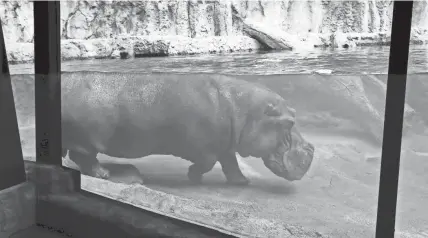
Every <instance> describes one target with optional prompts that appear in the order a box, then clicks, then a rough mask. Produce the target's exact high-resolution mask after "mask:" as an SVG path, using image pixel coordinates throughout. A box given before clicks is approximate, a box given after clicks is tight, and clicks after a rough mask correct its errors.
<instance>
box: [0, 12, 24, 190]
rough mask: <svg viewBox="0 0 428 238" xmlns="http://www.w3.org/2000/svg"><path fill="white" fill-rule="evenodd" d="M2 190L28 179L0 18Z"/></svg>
mask: <svg viewBox="0 0 428 238" xmlns="http://www.w3.org/2000/svg"><path fill="white" fill-rule="evenodd" d="M0 60H1V62H0V132H1V133H0V138H1V139H0V151H1V156H0V190H2V189H5V188H8V187H11V186H14V185H17V184H19V183H22V182H25V181H26V175H25V167H24V159H23V156H22V149H21V139H20V137H19V129H18V120H17V116H16V109H15V101H14V99H13V91H12V82H11V78H10V73H9V63H8V61H7V54H6V46H5V40H4V35H3V27H2V23H1V20H0Z"/></svg>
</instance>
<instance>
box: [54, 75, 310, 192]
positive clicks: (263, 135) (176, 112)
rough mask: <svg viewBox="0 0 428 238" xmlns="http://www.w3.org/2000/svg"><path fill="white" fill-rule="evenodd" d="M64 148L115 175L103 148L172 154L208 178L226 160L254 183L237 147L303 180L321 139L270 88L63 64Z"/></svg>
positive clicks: (237, 175)
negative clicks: (71, 68)
mask: <svg viewBox="0 0 428 238" xmlns="http://www.w3.org/2000/svg"><path fill="white" fill-rule="evenodd" d="M61 82H62V83H61V85H62V86H61V87H62V102H61V104H62V108H61V109H62V147H63V148H62V149H63V157H65V156H66V155H67V153H68V155H69V158H70V160H72V161H73V162H75V163H76V165H77V166H78V167H79V169H80V171H81V173H82V174H86V175H89V176H93V177H97V178H101V179H108V178H109V177H110V172H109V170H108V169H106V168H105V167H103V166H102V165H101V164H100V163H99V161H98V159H97V155H98V153H101V154H105V155H108V156H111V157H118V158H125V159H136V158H143V157H146V156H149V155H154V154H157V155H173V156H175V157H179V158H182V159H185V160H188V161H190V162H191V163H192V165H190V167H189V169H188V172H187V176H188V179H189V180H190V181H192V182H194V183H201V182H202V178H203V175H204V174H205V173H207V172H209V171H210V170H211V169H212V168H213V167H214V165H215V164H216V163H217V162H219V163H220V165H221V168H222V171H223V173H224V175H225V178H226V181H227V182H228V183H230V184H233V185H248V184H249V182H250V181H249V180H248V179H247V178H246V177H245V176H244V175H243V173H242V172H241V170H240V168H239V165H238V161H237V157H236V154H237V153H238V154H239V155H241V156H242V157H249V156H252V157H257V158H261V159H262V160H263V162H264V164H265V166H266V167H267V168H268V169H269V170H271V171H272V172H273V173H274V174H275V175H277V176H279V177H281V178H284V179H285V180H288V181H294V180H300V179H301V178H302V177H303V176H304V175H305V174H306V172H307V171H308V169H309V167H310V165H311V163H312V159H313V155H314V146H313V145H312V144H311V143H309V142H307V141H306V140H305V139H304V138H303V137H302V135H301V134H300V133H299V131H298V130H297V128H296V126H295V110H294V109H293V108H291V107H289V106H288V105H287V103H286V101H285V100H284V98H282V97H281V96H280V95H278V94H277V93H275V92H273V91H272V90H270V89H269V88H267V87H265V86H263V85H261V84H258V83H250V82H247V81H245V80H238V79H235V78H233V77H230V76H224V75H214V74H188V75H184V74H175V75H174V74H165V73H155V74H140V73H106V72H64V73H62V75H61Z"/></svg>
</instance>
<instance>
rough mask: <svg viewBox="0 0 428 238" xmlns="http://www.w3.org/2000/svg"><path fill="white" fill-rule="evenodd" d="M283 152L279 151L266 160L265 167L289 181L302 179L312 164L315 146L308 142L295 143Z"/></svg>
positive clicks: (264, 160)
mask: <svg viewBox="0 0 428 238" xmlns="http://www.w3.org/2000/svg"><path fill="white" fill-rule="evenodd" d="M290 144H291V143H290ZM282 151H283V150H282ZM282 151H281V150H277V152H275V153H273V154H271V155H270V156H269V157H267V158H264V159H263V162H264V164H265V166H266V167H267V168H268V169H269V170H271V171H272V173H274V174H275V175H277V176H278V177H281V178H284V179H286V180H288V181H294V180H300V179H302V178H303V176H304V175H305V174H306V172H307V171H308V170H309V167H310V165H311V164H312V160H313V156H314V146H313V145H312V144H310V143H308V142H300V143H297V144H296V143H293V144H292V145H291V147H289V148H288V150H286V151H284V152H282Z"/></svg>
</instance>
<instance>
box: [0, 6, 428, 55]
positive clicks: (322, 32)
mask: <svg viewBox="0 0 428 238" xmlns="http://www.w3.org/2000/svg"><path fill="white" fill-rule="evenodd" d="M392 3H393V1H389V0H388V1H377V0H376V1H374V0H358V1H321V0H312V1H303V0H297V1H289V0H211V1H208V0H205V1H197V0H160V1H98V0H97V1H61V24H62V26H61V27H62V38H63V39H64V40H65V41H64V45H65V46H64V47H63V51H65V53H66V54H65V55H64V58H65V59H72V58H94V57H99V58H106V57H113V58H114V57H120V55H121V53H123V52H125V53H123V54H122V55H125V57H128V55H129V56H134V55H136V54H137V55H138V54H140V55H153V54H156V55H159V54H160V55H171V54H193V53H216V52H230V51H241V50H257V49H259V48H261V47H262V46H261V45H260V44H258V42H257V41H256V40H254V39H252V38H251V37H248V36H247V34H246V33H248V32H246V31H245V29H243V23H242V19H238V18H237V17H236V16H237V15H239V16H240V17H241V18H243V19H244V20H245V21H250V22H255V23H257V24H258V25H260V26H261V28H262V31H264V30H266V32H280V33H283V35H284V36H285V38H287V37H288V38H296V39H297V41H300V42H303V43H304V44H307V45H309V46H310V47H313V46H335V47H341V46H352V45H370V44H388V43H389V38H388V37H389V36H388V35H389V31H390V29H391V17H392V7H393V4H392ZM0 17H1V19H2V23H3V26H4V32H5V36H6V40H7V46H8V48H9V51H13V52H14V55H13V56H10V57H9V60H11V61H20V60H21V61H31V60H32V59H31V55H32V52H31V51H32V48H33V47H32V45H29V44H28V43H32V41H33V30H34V24H33V5H32V3H30V2H29V1H22V0H21V1H2V2H0ZM412 26H413V28H414V30H413V36H412V39H413V43H418V44H422V43H425V42H426V39H427V38H426V35H428V1H426V0H425V1H416V2H415V3H414V15H413V25H412ZM130 36H133V37H134V38H132V37H130ZM124 37H125V38H124ZM135 37H136V38H135ZM131 38H132V39H131ZM123 39H125V41H126V42H125V43H127V44H122V43H120V42H119V41H121V40H123ZM87 40H90V41H87ZM94 42H95V43H94ZM347 42H355V43H351V44H349V43H347ZM17 43H19V44H18V45H19V46H18V45H16V44H17ZM25 43H27V44H25ZM290 44H292V45H291V46H293V43H290ZM291 48H293V47H291Z"/></svg>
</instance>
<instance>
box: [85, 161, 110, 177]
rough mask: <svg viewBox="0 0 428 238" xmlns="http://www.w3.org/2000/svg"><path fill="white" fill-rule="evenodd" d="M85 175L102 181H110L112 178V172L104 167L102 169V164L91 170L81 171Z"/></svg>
mask: <svg viewBox="0 0 428 238" xmlns="http://www.w3.org/2000/svg"><path fill="white" fill-rule="evenodd" d="M81 172H82V173H83V174H84V175H88V176H91V177H95V178H100V179H109V178H110V171H109V170H108V169H106V168H104V167H102V166H101V165H100V164H97V165H95V166H93V167H92V168H91V169H88V170H86V169H84V170H82V171H81Z"/></svg>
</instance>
